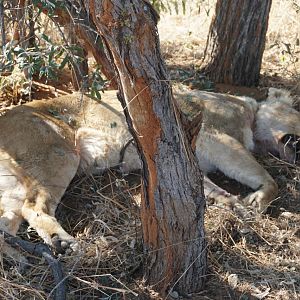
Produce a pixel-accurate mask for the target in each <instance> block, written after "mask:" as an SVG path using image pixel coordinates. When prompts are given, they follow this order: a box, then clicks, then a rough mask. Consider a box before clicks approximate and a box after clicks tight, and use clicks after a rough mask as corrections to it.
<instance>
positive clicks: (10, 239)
mask: <svg viewBox="0 0 300 300" xmlns="http://www.w3.org/2000/svg"><path fill="white" fill-rule="evenodd" d="M0 233H1V234H2V235H3V237H4V241H5V242H6V243H7V244H9V245H10V246H12V247H14V248H21V249H22V250H23V251H26V252H27V253H29V254H31V255H35V256H39V257H43V258H45V259H46V261H47V263H48V264H49V266H50V269H51V271H52V274H53V277H54V281H55V287H54V289H53V290H55V296H54V299H55V300H65V299H66V278H65V276H64V273H63V270H62V265H61V263H60V262H59V261H58V260H57V259H56V258H55V256H54V255H53V253H52V252H51V250H50V248H49V247H48V246H47V245H45V244H43V243H38V244H34V243H31V242H28V241H24V240H22V239H21V238H19V237H15V236H12V235H10V234H8V233H7V232H5V231H3V230H1V229H0Z"/></svg>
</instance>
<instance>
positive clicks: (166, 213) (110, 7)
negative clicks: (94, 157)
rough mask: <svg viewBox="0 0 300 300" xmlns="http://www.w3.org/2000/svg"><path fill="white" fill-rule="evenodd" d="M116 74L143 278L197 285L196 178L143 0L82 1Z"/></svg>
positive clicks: (201, 256)
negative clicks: (133, 170)
mask: <svg viewBox="0 0 300 300" xmlns="http://www.w3.org/2000/svg"><path fill="white" fill-rule="evenodd" d="M85 3H86V6H87V10H89V11H90V12H91V13H92V18H93V20H94V22H95V24H96V26H97V28H98V30H99V32H100V33H101V35H102V37H103V40H104V41H105V43H106V46H107V48H108V51H109V53H110V56H111V58H112V60H113V62H114V64H115V68H116V70H117V72H118V79H119V90H120V93H121V95H120V99H121V102H122V103H123V106H124V107H126V110H125V111H126V116H127V121H128V123H129V127H130V128H131V129H132V132H133V135H134V137H135V140H136V142H137V145H138V147H139V149H140V153H141V158H142V162H143V200H142V207H141V217H142V227H143V238H144V249H145V252H146V253H147V254H148V256H147V260H146V262H145V277H146V279H147V281H148V283H149V284H152V285H154V288H155V289H156V290H158V291H160V292H161V293H162V294H164V295H166V293H167V292H168V291H170V290H172V289H173V288H174V289H176V290H177V291H179V292H181V293H192V292H196V291H199V290H201V288H202V287H203V282H204V274H205V272H206V242H205V239H204V225H203V216H204V208H205V201H204V196H203V187H202V176H201V174H200V171H199V168H198V165H197V162H196V159H195V156H194V155H193V153H192V152H191V147H190V146H189V144H188V143H187V142H186V137H185V134H184V132H183V130H182V126H181V123H180V120H179V119H180V118H179V113H178V110H177V108H176V103H175V102H174V100H173V97H172V91H171V87H170V85H169V82H168V77H167V72H166V68H165V65H164V63H163V61H162V57H161V54H160V49H159V39H158V33H157V28H156V21H157V18H158V16H157V14H156V13H155V11H154V10H153V8H152V7H151V6H150V4H149V3H148V1H146V0H127V1H122V0H102V1H101V0H86V1H85Z"/></svg>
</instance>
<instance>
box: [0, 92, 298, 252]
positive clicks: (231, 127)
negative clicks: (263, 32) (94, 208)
mask: <svg viewBox="0 0 300 300" xmlns="http://www.w3.org/2000/svg"><path fill="white" fill-rule="evenodd" d="M174 95H175V99H176V100H177V102H178V104H179V107H180V109H181V110H182V112H183V113H184V114H185V115H186V116H187V117H188V118H189V119H193V118H194V117H195V115H197V114H198V113H200V112H201V113H202V116H203V124H202V127H201V130H200V132H199V134H198V136H197V138H196V156H197V159H198V162H199V167H200V168H201V170H203V172H204V173H205V174H207V173H208V172H211V171H214V170H216V169H219V170H221V171H222V172H224V173H225V174H226V175H227V176H229V177H231V178H234V179H236V180H237V181H239V182H241V183H243V184H245V185H247V186H249V187H251V188H252V189H253V190H254V192H253V193H251V194H250V195H248V197H247V198H246V199H244V202H245V204H249V205H252V206H254V207H255V208H256V209H257V210H258V211H260V212H262V211H264V210H265V208H266V207H267V206H268V205H269V204H270V202H271V201H273V200H274V199H275V197H276V196H277V185H276V183H275V182H274V180H273V178H272V177H271V176H270V175H269V174H268V172H267V171H266V170H265V169H264V168H263V167H262V166H261V165H259V164H258V163H257V161H256V160H255V158H254V157H253V155H252V154H251V151H258V152H265V151H271V152H273V153H275V154H279V155H280V156H281V157H282V158H284V159H287V160H289V161H293V160H294V157H295V155H294V154H295V153H293V151H290V150H289V149H290V147H289V145H286V143H285V145H283V144H282V141H283V140H284V139H283V137H284V136H285V135H286V134H290V135H291V134H292V135H294V136H296V137H297V136H298V137H299V136H300V114H299V112H297V111H296V110H295V109H293V107H292V100H291V97H290V95H289V94H288V92H286V91H282V90H276V89H270V94H269V98H268V99H267V101H266V102H263V103H262V104H258V103H257V102H256V101H255V100H254V99H252V98H248V97H234V96H229V95H224V94H216V93H208V92H203V91H190V90H188V89H187V88H184V87H176V88H174ZM0 128H1V132H0V214H1V217H0V229H2V230H5V231H7V232H8V233H10V234H13V235H15V234H16V232H17V230H18V228H19V225H20V223H21V222H22V221H23V220H24V219H25V220H27V221H28V223H29V224H30V226H32V227H33V228H35V230H36V231H37V232H38V234H39V235H40V236H41V237H42V238H43V239H44V241H45V242H46V243H48V244H50V245H53V246H55V247H56V248H57V249H58V250H59V251H62V252H63V251H64V250H66V249H68V248H71V249H73V250H76V248H77V244H76V241H75V240H74V238H73V237H72V236H70V235H69V234H68V233H67V232H65V230H64V229H63V228H62V227H61V226H60V224H59V223H58V222H57V220H56V219H55V216H54V215H55V210H56V207H57V205H58V203H59V201H60V199H61V197H62V195H63V194H64V192H65V190H66V188H67V186H68V185H69V183H70V181H71V180H72V178H73V177H74V176H75V174H76V173H77V172H88V173H99V172H102V171H103V170H104V169H106V168H109V167H114V166H118V165H119V164H120V152H121V150H122V148H123V147H124V145H125V144H126V143H127V142H128V140H130V139H131V135H130V134H129V131H128V129H127V126H126V123H125V119H124V116H123V112H122V109H121V106H120V104H119V101H118V99H117V97H116V93H115V91H110V92H105V93H104V94H103V99H102V100H101V102H100V104H99V103H97V102H96V101H94V100H92V99H90V98H88V97H85V96H84V97H82V96H80V95H78V94H74V95H68V96H64V97H60V98H57V99H54V100H51V101H46V100H45V101H34V102H31V103H28V104H26V105H23V106H19V107H16V108H14V109H12V110H10V111H8V112H7V113H6V114H5V115H4V116H2V117H1V118H0ZM139 167H140V160H139V156H138V153H137V151H136V149H135V147H134V146H133V144H130V145H129V147H128V148H126V151H125V155H124V159H123V162H122V163H121V168H122V169H123V171H125V172H129V171H130V170H133V169H137V168H139ZM205 192H206V196H207V197H208V198H215V200H216V201H218V200H222V199H223V198H227V199H228V198H230V199H232V200H233V201H236V200H237V199H236V197H232V196H231V195H229V194H228V193H227V192H226V191H224V190H222V189H220V188H219V187H217V186H216V185H214V184H213V183H212V182H210V181H209V180H208V178H207V177H205Z"/></svg>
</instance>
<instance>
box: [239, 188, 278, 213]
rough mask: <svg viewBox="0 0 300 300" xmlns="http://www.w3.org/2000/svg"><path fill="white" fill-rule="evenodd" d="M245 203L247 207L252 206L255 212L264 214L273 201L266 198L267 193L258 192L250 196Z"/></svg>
mask: <svg viewBox="0 0 300 300" xmlns="http://www.w3.org/2000/svg"><path fill="white" fill-rule="evenodd" d="M243 202H244V203H245V204H246V205H247V206H252V207H253V208H254V209H255V211H257V212H260V213H263V212H265V210H266V209H267V208H268V206H269V205H270V203H271V202H272V199H270V198H269V197H268V196H266V193H265V192H263V191H256V192H254V193H252V194H250V195H248V196H247V197H246V198H245V199H244V200H243Z"/></svg>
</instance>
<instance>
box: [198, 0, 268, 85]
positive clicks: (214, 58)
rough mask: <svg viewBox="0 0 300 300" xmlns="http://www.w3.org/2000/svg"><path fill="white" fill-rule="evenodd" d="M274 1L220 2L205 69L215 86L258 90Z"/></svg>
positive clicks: (220, 0)
mask: <svg viewBox="0 0 300 300" xmlns="http://www.w3.org/2000/svg"><path fill="white" fill-rule="evenodd" d="M271 3H272V0H251V1H249V0H240V1H236V0H218V1H217V4H216V12H215V17H214V18H213V20H212V23H211V25H210V30H209V35H208V39H207V44H206V50H205V59H204V63H205V66H204V68H203V71H204V73H206V74H207V75H208V76H209V78H210V79H211V80H213V81H215V82H219V83H227V84H234V85H245V86H255V85H257V84H258V83H259V74H260V68H261V61H262V56H263V51H264V48H265V39H266V32H267V28H268V19H269V12H270V7H271Z"/></svg>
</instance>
